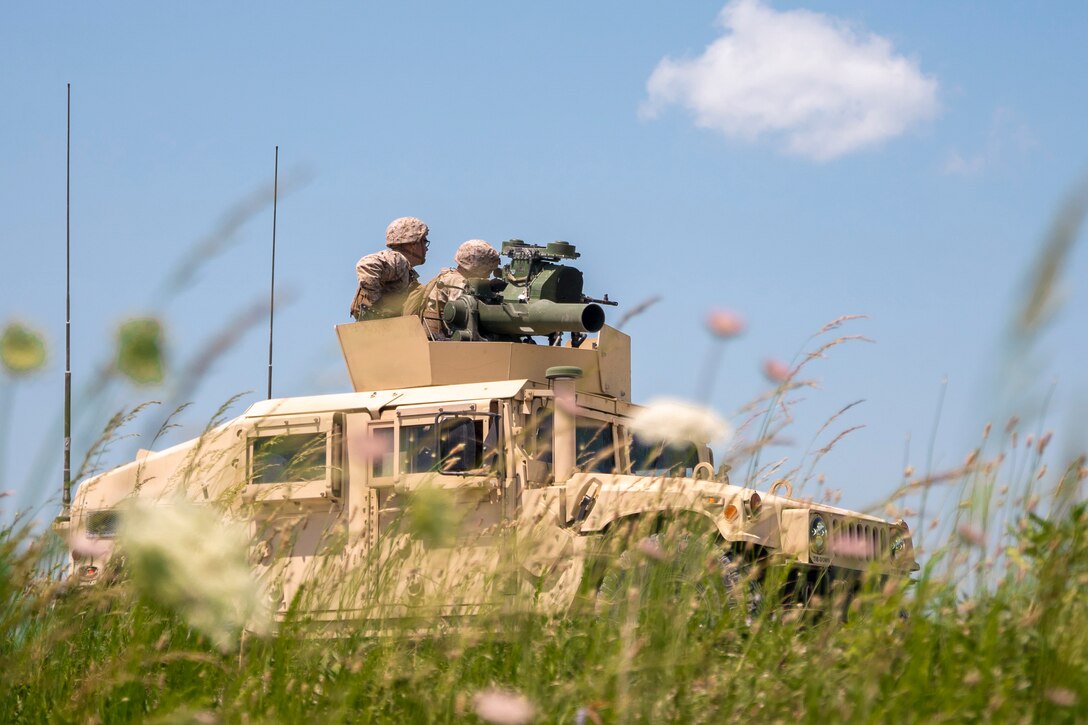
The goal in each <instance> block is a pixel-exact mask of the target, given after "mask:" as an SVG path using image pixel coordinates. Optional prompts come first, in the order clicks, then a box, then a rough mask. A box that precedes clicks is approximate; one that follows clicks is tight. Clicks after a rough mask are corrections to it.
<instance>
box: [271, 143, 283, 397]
mask: <svg viewBox="0 0 1088 725" xmlns="http://www.w3.org/2000/svg"><path fill="white" fill-rule="evenodd" d="M279 183H280V147H279V146H276V165H275V170H274V171H273V174H272V286H271V290H270V291H269V294H268V398H269V400H271V399H272V330H273V321H274V320H275V313H276V197H277V196H278V192H279Z"/></svg>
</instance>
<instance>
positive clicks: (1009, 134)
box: [944, 108, 1037, 176]
mask: <svg viewBox="0 0 1088 725" xmlns="http://www.w3.org/2000/svg"><path fill="white" fill-rule="evenodd" d="M1036 145H1037V142H1036V140H1035V137H1034V136H1033V135H1032V134H1031V131H1030V130H1029V129H1028V127H1027V125H1026V124H1024V123H1023V122H1022V121H1021V120H1020V119H1019V118H1018V117H1017V116H1016V114H1015V113H1013V112H1012V111H1011V110H1009V109H1007V108H998V109H997V110H995V111H994V114H993V118H992V119H991V121H990V131H989V133H988V134H987V135H986V138H985V140H984V145H983V147H982V149H981V150H979V151H978V152H976V153H974V154H971V155H968V156H964V155H963V154H961V153H960V152H959V151H958V150H956V149H953V150H952V151H950V152H949V153H948V156H947V157H946V158H945V162H944V173H946V174H948V175H950V176H975V175H978V174H981V173H983V172H985V171H988V170H990V169H991V168H994V167H996V166H1000V165H1002V164H1003V163H1004V162H1005V161H1007V160H1009V157H1011V156H1022V155H1024V154H1026V153H1028V152H1029V151H1030V150H1031V149H1033V148H1035V146H1036Z"/></svg>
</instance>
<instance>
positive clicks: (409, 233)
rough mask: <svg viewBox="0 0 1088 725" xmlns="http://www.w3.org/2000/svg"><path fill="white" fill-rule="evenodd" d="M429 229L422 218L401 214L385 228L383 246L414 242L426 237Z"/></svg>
mask: <svg viewBox="0 0 1088 725" xmlns="http://www.w3.org/2000/svg"><path fill="white" fill-rule="evenodd" d="M429 231H431V230H430V229H429V228H428V227H427V225H426V224H424V223H423V220H422V219H416V218H415V217H414V216H402V217H401V218H400V219H394V220H393V221H392V222H390V223H389V227H388V228H387V229H386V230H385V246H387V247H395V246H397V245H399V244H414V243H415V242H422V241H425V240H426V239H427V233H428V232H429Z"/></svg>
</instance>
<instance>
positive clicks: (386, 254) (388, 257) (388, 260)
mask: <svg viewBox="0 0 1088 725" xmlns="http://www.w3.org/2000/svg"><path fill="white" fill-rule="evenodd" d="M359 264H360V265H363V264H378V265H383V266H386V267H410V266H411V265H410V264H409V263H408V258H407V257H405V256H404V255H403V254H401V253H400V252H398V251H396V250H394V249H388V248H386V249H379V250H378V251H377V252H372V253H370V254H367V255H364V256H363V257H362V258H360V259H359Z"/></svg>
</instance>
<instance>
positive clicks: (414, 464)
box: [368, 400, 508, 614]
mask: <svg viewBox="0 0 1088 725" xmlns="http://www.w3.org/2000/svg"><path fill="white" fill-rule="evenodd" d="M502 411H503V408H502V407H500V403H499V401H487V400H481V401H475V402H462V403H456V404H449V405H442V406H435V405H420V406H405V407H400V408H397V409H396V410H392V411H387V412H385V413H383V415H382V416H381V418H380V420H375V421H372V422H371V423H370V426H369V429H370V437H369V440H370V444H369V450H370V453H371V463H370V466H369V470H368V476H369V481H368V487H369V488H370V489H371V490H372V492H373V494H374V501H375V510H376V516H375V526H374V537H375V551H376V552H378V570H379V572H380V575H379V580H380V581H379V582H378V587H377V592H376V596H377V601H378V603H379V604H380V605H382V606H383V607H389V606H393V607H394V608H395V609H396V610H397V613H400V612H403V613H412V612H422V611H428V612H438V613H441V614H466V613H471V612H472V611H474V608H475V607H478V606H479V605H481V604H484V603H488V602H496V601H498V600H499V599H500V598H501V596H502V591H503V585H502V582H501V579H502V573H503V572H502V566H501V559H502V556H501V551H500V550H501V548H502V546H501V542H502V538H503V536H502V534H503V524H504V521H505V520H506V519H507V516H506V515H504V503H505V502H504V499H505V496H504V492H505V491H506V490H507V487H508V484H507V480H506V479H507V475H506V468H507V463H506V460H505V456H504V453H503V451H504V448H503V445H502V443H503V440H505V438H506V434H505V432H504V428H505V422H504V414H503V412H502Z"/></svg>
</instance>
